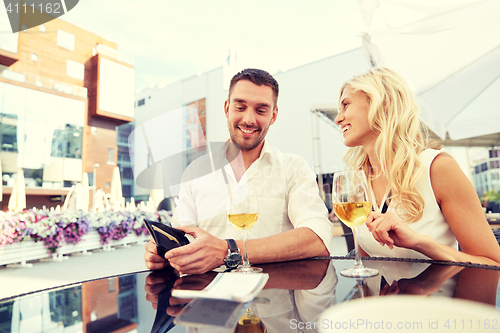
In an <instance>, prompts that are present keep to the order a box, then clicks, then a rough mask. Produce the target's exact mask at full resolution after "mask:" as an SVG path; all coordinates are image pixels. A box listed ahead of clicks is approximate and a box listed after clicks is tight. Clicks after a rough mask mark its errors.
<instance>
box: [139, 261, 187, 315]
mask: <svg viewBox="0 0 500 333" xmlns="http://www.w3.org/2000/svg"><path fill="white" fill-rule="evenodd" d="M178 278H179V275H178V274H177V272H176V271H175V270H174V269H172V268H170V269H169V270H164V271H156V272H151V273H149V275H148V276H146V281H145V285H144V290H145V291H146V300H147V301H148V302H150V303H151V305H152V306H153V309H155V310H157V309H158V296H159V294H160V293H161V292H162V291H163V290H164V289H165V288H172V286H173V284H174V281H176V280H177V279H178Z"/></svg>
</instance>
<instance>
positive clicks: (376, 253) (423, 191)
mask: <svg viewBox="0 0 500 333" xmlns="http://www.w3.org/2000/svg"><path fill="white" fill-rule="evenodd" d="M441 152H442V151H440V150H434V149H426V150H424V151H423V152H422V153H421V154H420V156H419V159H420V162H421V163H422V168H423V170H422V173H421V175H420V177H419V179H418V181H417V183H416V187H417V190H418V192H419V193H420V195H421V196H422V197H423V198H424V202H425V207H424V211H423V215H422V218H420V220H418V221H416V222H413V223H408V224H407V225H408V226H409V227H410V228H411V229H413V230H414V231H416V232H418V233H419V234H422V235H427V236H431V237H432V238H434V239H435V240H436V241H437V242H438V243H441V244H444V245H447V246H449V247H451V248H453V249H458V242H457V239H456V238H455V235H454V234H453V232H452V231H451V229H450V226H449V225H448V222H446V220H445V218H444V216H443V213H442V212H441V209H440V208H439V205H438V204H437V201H436V197H435V196H434V191H433V190H432V185H431V177H430V168H431V164H432V162H433V161H434V159H435V158H436V156H437V155H439V154H440V153H441ZM384 200H385V199H384ZM374 209H375V211H378V212H380V211H381V207H380V208H379V207H377V205H376V204H375V205H374ZM387 212H393V213H396V211H395V207H394V205H393V203H391V204H389V207H388V209H387ZM396 216H397V215H396ZM358 230H359V231H358V234H359V245H360V247H361V248H362V249H363V250H364V251H365V252H366V253H367V254H369V255H370V256H371V257H395V258H422V259H428V257H426V256H425V255H423V254H421V253H420V252H417V251H413V250H409V249H405V248H401V247H396V246H395V247H394V248H393V249H392V250H391V249H389V248H388V247H387V245H385V246H381V245H380V244H379V243H378V242H377V241H376V240H375V239H374V238H373V236H372V234H371V232H370V231H368V228H367V227H366V224H363V225H361V226H360V227H359V228H358Z"/></svg>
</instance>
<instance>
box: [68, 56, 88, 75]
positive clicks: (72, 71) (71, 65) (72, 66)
mask: <svg viewBox="0 0 500 333" xmlns="http://www.w3.org/2000/svg"><path fill="white" fill-rule="evenodd" d="M66 75H67V76H70V77H73V78H75V79H78V80H83V78H84V76H85V65H84V64H80V63H78V62H76V61H73V60H67V61H66Z"/></svg>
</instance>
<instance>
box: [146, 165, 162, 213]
mask: <svg viewBox="0 0 500 333" xmlns="http://www.w3.org/2000/svg"><path fill="white" fill-rule="evenodd" d="M162 185H163V168H162V166H161V163H158V164H157V165H156V170H155V176H154V181H153V188H152V189H151V193H150V195H149V201H151V202H152V205H153V206H154V210H156V208H157V207H158V205H159V204H160V202H161V201H162V200H163V199H164V198H165V191H164V190H163V187H161V186H162ZM155 187H157V188H155Z"/></svg>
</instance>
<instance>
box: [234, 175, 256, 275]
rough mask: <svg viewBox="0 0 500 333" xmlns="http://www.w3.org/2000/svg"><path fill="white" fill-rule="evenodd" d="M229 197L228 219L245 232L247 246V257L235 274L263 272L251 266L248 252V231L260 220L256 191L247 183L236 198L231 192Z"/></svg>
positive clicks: (244, 238) (244, 239)
mask: <svg viewBox="0 0 500 333" xmlns="http://www.w3.org/2000/svg"><path fill="white" fill-rule="evenodd" d="M229 197H230V207H229V209H228V214H227V218H228V220H229V222H230V223H231V224H232V225H233V226H234V227H235V228H236V229H238V230H240V231H243V242H244V244H245V257H244V259H243V265H242V266H240V267H238V268H237V269H235V270H234V271H233V272H240V273H259V272H262V268H258V267H252V266H250V262H249V261H248V251H247V233H248V230H250V229H251V228H252V227H253V225H254V224H255V222H257V219H258V218H259V204H258V202H257V196H256V195H255V190H254V188H253V186H251V185H250V184H248V183H247V184H246V186H244V187H242V188H239V191H238V192H237V193H236V195H235V196H233V193H231V192H230V193H229Z"/></svg>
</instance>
